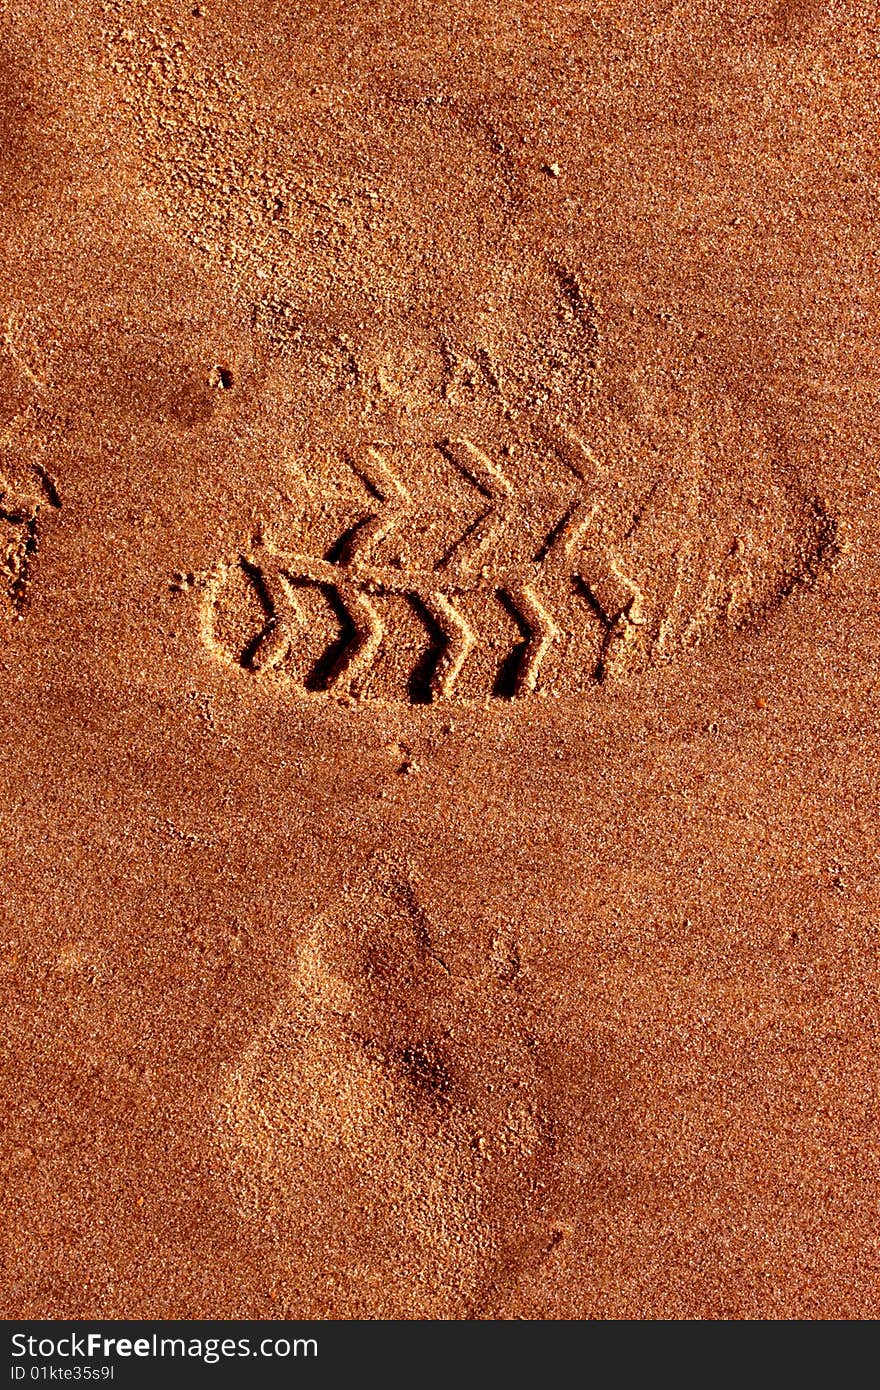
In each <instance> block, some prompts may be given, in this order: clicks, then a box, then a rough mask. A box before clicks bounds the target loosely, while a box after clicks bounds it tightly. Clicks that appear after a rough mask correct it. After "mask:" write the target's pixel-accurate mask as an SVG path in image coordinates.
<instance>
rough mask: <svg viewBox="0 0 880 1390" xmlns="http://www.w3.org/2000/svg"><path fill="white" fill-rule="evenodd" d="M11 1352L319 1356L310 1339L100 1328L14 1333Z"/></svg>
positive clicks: (199, 1357)
mask: <svg viewBox="0 0 880 1390" xmlns="http://www.w3.org/2000/svg"><path fill="white" fill-rule="evenodd" d="M11 1342H12V1356H13V1359H17V1360H18V1361H19V1362H23V1363H26V1362H27V1361H28V1360H32V1361H34V1360H40V1361H44V1360H55V1359H56V1358H59V1357H60V1358H65V1359H66V1358H70V1359H71V1360H77V1361H92V1360H95V1361H110V1360H111V1359H115V1358H116V1357H130V1356H134V1357H141V1358H144V1359H157V1358H159V1359H161V1358H163V1357H170V1358H176V1359H180V1360H196V1361H202V1362H204V1363H205V1364H206V1365H209V1366H210V1365H214V1364H215V1363H216V1362H218V1361H222V1360H233V1359H235V1358H237V1357H238V1358H247V1357H251V1358H259V1357H263V1358H270V1357H271V1358H278V1359H280V1360H283V1359H285V1358H287V1357H293V1356H297V1357H298V1356H317V1355H318V1343H317V1339H316V1338H314V1337H294V1338H289V1337H262V1338H260V1339H259V1340H254V1339H252V1338H250V1337H162V1336H160V1335H159V1334H158V1333H155V1332H154V1333H152V1334H151V1335H150V1336H148V1337H106V1336H104V1334H103V1333H101V1332H83V1333H75V1332H72V1333H69V1334H65V1335H64V1336H60V1337H57V1338H56V1337H32V1336H27V1335H26V1334H24V1333H21V1332H17V1333H15V1334H13V1336H12V1338H11ZM17 1369H18V1370H20V1371H22V1372H24V1374H23V1375H17V1374H16V1373H15V1371H16V1367H13V1376H12V1379H13V1380H23V1379H24V1378H25V1375H26V1374H27V1372H26V1369H25V1364H20V1365H18V1367H17Z"/></svg>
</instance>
